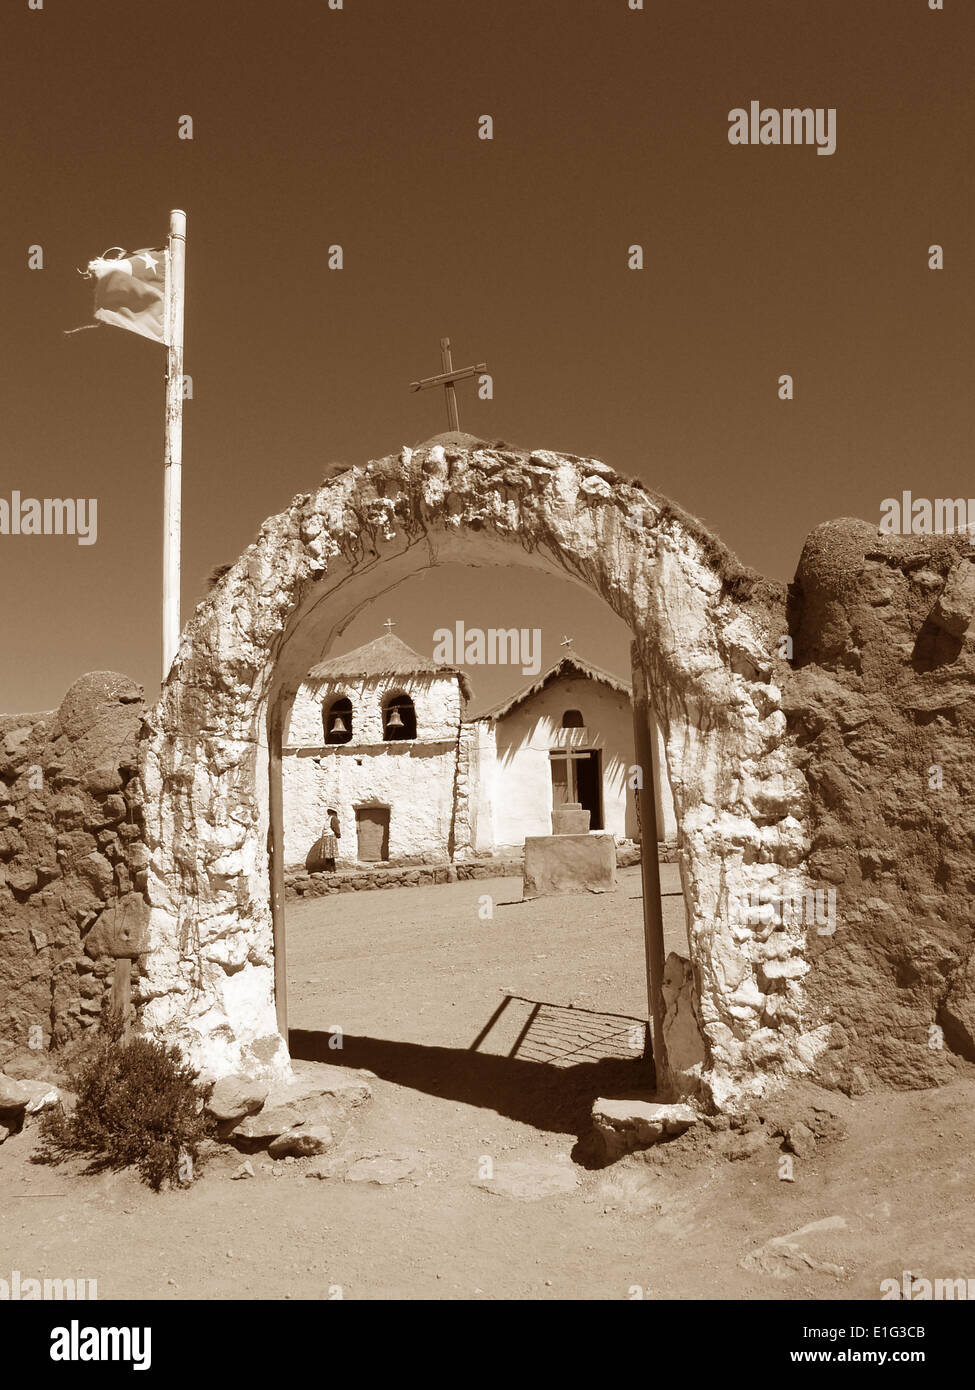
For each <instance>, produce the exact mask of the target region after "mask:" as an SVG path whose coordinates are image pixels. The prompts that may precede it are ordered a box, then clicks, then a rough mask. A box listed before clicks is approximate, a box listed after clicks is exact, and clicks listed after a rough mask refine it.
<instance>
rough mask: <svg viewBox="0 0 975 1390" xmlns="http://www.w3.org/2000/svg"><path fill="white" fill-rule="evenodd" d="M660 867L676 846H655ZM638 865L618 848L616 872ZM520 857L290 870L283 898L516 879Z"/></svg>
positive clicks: (673, 858)
mask: <svg viewBox="0 0 975 1390" xmlns="http://www.w3.org/2000/svg"><path fill="white" fill-rule="evenodd" d="M657 850H658V855H659V859H660V863H661V864H675V863H676V862H677V857H678V850H677V846H676V845H668V844H663V843H661V844H660V845H658V846H657ZM639 862H640V846H639V845H634V844H632V843H627V844H625V845H619V846H618V847H617V850H616V865H617V868H620V869H626V868H629V867H631V866H632V865H633V864H639ZM524 867H525V861H524V856H523V855H519V856H505V857H504V858H501V857H499V858H497V859H477V860H468V861H464V862H462V863H458V864H419V865H417V864H402V863H397V864H390V865H389V866H388V867H380V866H378V865H377V866H376V867H374V868H369V869H337V870H336V871H335V872H334V873H309V872H308V871H307V870H306V869H292V870H289V871H288V872H287V873H286V874H285V882H284V895H285V899H286V900H287V901H288V902H294V901H295V900H296V899H298V898H321V897H325V896H326V895H327V894H329V893H357V892H363V891H367V890H369V889H372V888H415V887H417V886H419V885H420V884H429V883H460V882H463V881H464V880H465V879H472V878H520V877H521V875H522V873H523V871H524Z"/></svg>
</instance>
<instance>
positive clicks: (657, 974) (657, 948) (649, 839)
mask: <svg viewBox="0 0 975 1390" xmlns="http://www.w3.org/2000/svg"><path fill="white" fill-rule="evenodd" d="M630 663H631V666H632V669H633V749H634V753H635V754H636V762H637V766H638V767H639V769H640V786H639V787H638V788H637V789H636V798H637V805H638V807H639V810H640V870H641V874H642V879H643V937H644V948H645V952H646V962H647V1007H648V1013H649V1017H650V1019H651V1021H652V1023H653V1043H652V1049H653V1063H654V1071H655V1073H656V1089H657V1093H658V1094H659V1095H669V1094H670V1092H671V1078H670V1065H669V1063H668V1061H667V1046H666V1043H665V1042H664V1014H665V1012H666V1009H665V1006H664V996H663V978H664V918H663V909H662V906H661V900H660V860H659V857H658V852H657V769H656V766H655V763H656V759H655V757H654V747H653V744H654V739H653V723H652V721H651V714H650V698H649V695H648V693H647V676H646V672H645V671H644V669H643V662H642V660H641V658H640V648H639V645H638V644H637V643H636V642H632V643H631V644H630Z"/></svg>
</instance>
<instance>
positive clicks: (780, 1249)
mask: <svg viewBox="0 0 975 1390" xmlns="http://www.w3.org/2000/svg"><path fill="white" fill-rule="evenodd" d="M846 1229H847V1225H846V1221H845V1220H844V1219H843V1217H842V1216H827V1217H824V1218H823V1219H822V1220H821V1221H811V1222H810V1223H809V1224H808V1225H807V1226H802V1227H801V1228H800V1229H799V1230H798V1231H793V1232H792V1234H791V1235H787V1236H774V1237H773V1238H772V1239H771V1240H768V1241H766V1242H765V1244H764V1245H760V1246H758V1247H757V1248H756V1249H755V1250H750V1251H749V1252H748V1254H747V1255H745V1256H744V1257H743V1258H742V1259H741V1260H739V1261H738V1263H739V1265H740V1267H741V1268H742V1269H748V1270H754V1271H757V1272H759V1273H762V1274H771V1275H772V1277H773V1278H775V1279H788V1278H791V1276H792V1275H794V1274H808V1272H809V1271H810V1270H814V1271H816V1272H817V1273H820V1274H830V1275H832V1276H833V1277H834V1278H837V1279H839V1278H841V1277H842V1275H843V1274H844V1273H845V1270H844V1269H843V1266H842V1265H837V1264H832V1263H831V1262H829V1261H824V1260H817V1259H815V1258H814V1257H813V1256H812V1255H810V1254H809V1253H808V1251H806V1250H804V1249H802V1247H801V1246H800V1245H799V1244H798V1243H797V1242H798V1241H799V1240H800V1238H804V1243H809V1241H811V1240H813V1239H815V1238H816V1237H818V1236H821V1235H824V1234H826V1233H829V1232H832V1231H845V1230H846Z"/></svg>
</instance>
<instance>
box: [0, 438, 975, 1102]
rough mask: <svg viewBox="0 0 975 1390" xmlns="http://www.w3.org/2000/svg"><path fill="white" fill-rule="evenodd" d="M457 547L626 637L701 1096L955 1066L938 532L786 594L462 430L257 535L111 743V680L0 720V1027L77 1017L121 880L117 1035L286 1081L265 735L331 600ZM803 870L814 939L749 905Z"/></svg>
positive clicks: (283, 715) (815, 564)
mask: <svg viewBox="0 0 975 1390" xmlns="http://www.w3.org/2000/svg"><path fill="white" fill-rule="evenodd" d="M454 561H459V562H463V563H467V564H475V565H491V564H511V563H512V562H515V563H518V564H521V565H524V566H526V567H528V568H536V569H539V570H542V571H544V572H547V573H549V574H554V575H557V576H562V577H567V578H569V579H571V580H573V581H574V582H576V583H579V584H581V585H584V586H587V587H589V588H591V589H592V590H593V591H594V592H596V593H598V594H599V595H600V596H601V597H602V598H603V599H604V600H605V601H606V603H607V604H608V605H609V607H610V608H611V609H612V610H613V611H614V612H615V613H616V614H617V615H618V616H619V617H620V618H621V619H622V620H623V621H624V622H625V623H626V624H627V625H628V626H629V627H630V629H631V631H632V632H633V633H634V635H635V637H636V639H637V642H638V646H639V650H640V653H641V657H642V660H643V662H644V665H645V667H646V669H647V672H648V676H649V681H650V687H651V690H652V691H653V698H654V704H655V709H656V712H657V715H658V717H659V720H660V724H661V727H662V730H663V735H664V741H665V751H666V762H667V771H668V775H669V779H670V783H671V787H672V790H673V796H674V804H675V809H676V813H677V817H678V822H679V843H680V863H681V872H682V878H683V883H684V890H685V898H686V902H687V906H688V915H689V934H690V955H691V960H690V978H691V982H692V988H693V991H694V1000H693V1002H694V1005H695V1008H694V1013H695V1015H696V1019H697V1022H698V1025H699V1028H700V1032H701V1034H702V1036H703V1039H704V1046H705V1058H704V1061H703V1063H701V1064H697V1063H695V1064H694V1065H693V1066H692V1067H691V1069H690V1071H691V1072H692V1073H693V1082H694V1086H695V1089H697V1090H698V1091H699V1092H700V1094H701V1096H702V1098H703V1099H704V1100H705V1101H706V1102H708V1103H710V1104H712V1105H714V1106H716V1107H719V1108H721V1107H724V1108H735V1107H738V1108H740V1107H743V1106H746V1105H747V1104H749V1103H750V1100H753V1099H755V1098H758V1097H761V1096H763V1095H765V1094H767V1093H768V1092H770V1091H774V1090H775V1089H776V1088H778V1087H782V1086H783V1085H785V1083H786V1082H788V1081H789V1080H790V1079H795V1078H801V1077H804V1076H806V1077H809V1076H813V1077H816V1078H818V1079H819V1080H820V1081H821V1082H822V1083H823V1084H826V1085H828V1086H831V1087H834V1088H840V1089H843V1090H846V1091H847V1092H849V1093H851V1094H857V1093H861V1092H862V1091H864V1090H865V1089H867V1088H868V1087H869V1086H871V1085H876V1084H893V1085H898V1086H928V1085H932V1084H936V1083H938V1082H940V1081H943V1080H946V1079H948V1078H949V1077H951V1076H953V1075H954V1074H956V1072H957V1070H958V1068H960V1067H963V1066H965V1065H967V1061H973V1060H975V1033H973V1022H975V1008H973V990H975V965H973V932H975V928H973V921H975V917H973V912H972V905H973V904H972V890H973V885H975V836H973V831H972V813H971V806H972V803H973V792H975V773H973V772H972V771H971V758H970V751H971V748H972V738H973V734H975V707H973V700H972V691H973V677H975V652H973V645H972V644H973V636H972V631H973V622H972V619H973V611H975V579H973V574H972V570H973V557H972V554H971V550H970V547H969V544H968V541H967V538H966V537H960V536H929V537H907V538H900V537H891V536H887V535H883V534H881V533H880V532H878V530H877V529H876V528H875V527H872V526H870V525H868V524H867V523H865V522H858V521H850V520H845V521H841V522H835V523H830V524H829V525H825V526H822V527H819V528H817V530H816V531H814V532H813V533H812V535H811V536H810V538H809V540H808V541H807V543H806V546H805V548H804V550H803V554H802V557H801V560H800V564H799V568H798V571H797V575H796V579H795V582H794V584H793V586H792V588H791V591H790V593H789V595H788V601H786V595H785V594H784V593H783V592H781V591H780V590H778V589H777V588H776V587H775V586H773V585H770V584H768V583H767V582H765V581H763V580H761V578H760V577H759V576H757V575H754V574H753V573H751V572H750V571H747V570H745V569H744V568H743V567H742V566H741V565H740V564H739V563H738V562H737V561H736V560H735V559H734V557H733V556H731V555H730V553H729V552H728V551H727V550H726V548H725V547H723V546H722V545H721V543H720V542H719V541H718V540H716V538H715V537H713V536H712V535H711V534H710V533H709V532H707V530H706V529H705V528H704V527H703V526H702V525H701V524H700V523H699V522H696V521H695V520H694V519H693V518H691V517H688V516H687V515H686V514H684V513H683V512H681V511H680V509H679V508H677V507H675V506H674V505H673V504H672V503H670V502H668V501H667V500H666V499H665V498H662V497H660V496H659V495H657V494H654V493H651V492H649V491H648V490H647V489H646V488H644V487H643V486H642V484H639V483H633V482H628V481H627V480H625V479H623V478H620V477H618V476H617V475H616V474H615V473H614V472H613V470H612V469H611V468H609V467H608V466H607V465H605V464H603V463H601V462H599V461H597V460H592V459H580V458H576V457H574V456H571V455H566V454H557V453H552V452H549V451H545V450H534V451H532V450H527V449H512V448H509V447H508V446H505V447H503V448H502V447H493V446H490V445H487V444H484V443H483V442H482V441H478V440H474V439H471V438H469V437H466V436H450V437H445V438H442V439H440V440H434V441H430V442H428V443H427V444H426V445H423V446H421V447H419V448H417V449H414V450H411V449H406V448H404V449H403V450H402V451H401V453H400V454H399V455H397V456H392V457H389V458H385V459H380V460H378V461H373V462H370V463H368V464H366V465H364V466H363V467H356V468H350V469H348V470H346V471H345V472H342V473H340V474H338V475H335V476H332V477H330V478H328V479H327V480H326V482H325V483H324V484H323V486H322V487H321V488H319V489H318V490H317V491H315V492H312V493H305V494H302V495H300V496H298V497H296V498H295V499H294V500H293V501H292V503H291V505H290V506H289V507H288V508H287V509H286V510H285V511H284V512H282V513H281V514H280V515H278V516H275V517H272V518H270V519H269V520H268V521H266V522H265V523H264V525H263V526H262V528H261V531H260V534H259V536H258V538H257V540H256V541H255V542H254V544H253V545H251V546H249V547H248V549H247V550H246V551H245V552H244V554H243V555H242V556H241V557H240V558H239V560H238V561H237V562H236V564H234V565H233V566H231V567H230V568H229V569H228V571H227V572H226V573H225V574H224V575H223V576H222V577H221V578H220V579H219V580H218V582H217V583H216V584H215V586H214V587H213V589H212V591H211V592H210V593H209V594H208V596H207V598H206V599H205V600H204V602H203V603H201V604H200V606H199V608H198V609H197V611H196V613H195V615H194V616H193V617H192V619H191V620H190V622H189V623H188V625H187V627H186V629H185V630H184V632H183V635H182V639H181V644H180V652H179V656H178V658H177V660H176V662H175V664H174V667H173V670H172V672H171V673H170V676H169V679H168V681H167V683H166V686H165V688H164V691H163V694H162V698H161V699H160V701H159V702H158V704H157V705H156V706H155V707H154V708H153V709H152V710H151V711H149V712H148V714H147V716H146V722H145V727H144V731H143V737H142V739H141V742H140V745H139V748H138V752H137V754H136V755H133V753H132V752H129V751H125V750H127V749H129V748H131V747H132V745H133V741H134V733H135V729H136V725H137V720H136V718H135V708H134V705H135V702H136V701H137V699H138V692H136V691H135V690H134V688H133V687H131V685H130V683H128V682H125V681H124V679H123V678H121V677H113V676H105V675H104V674H103V675H100V676H95V677H86V678H85V680H84V681H81V682H78V684H77V685H76V686H75V687H73V688H72V690H71V691H69V692H68V695H67V696H66V697H65V700H64V702H62V706H61V708H60V710H59V711H58V712H57V714H56V715H43V716H30V717H28V716H23V717H19V718H13V719H11V718H6V719H4V720H2V721H0V912H2V928H0V1010H2V1012H0V1039H2V1038H3V1037H6V1036H8V1035H9V1037H11V1038H13V1039H14V1040H15V1041H17V1042H18V1043H22V1040H23V1034H24V1032H25V1031H26V1028H27V1027H28V1025H29V1024H30V1023H32V1022H34V1021H39V1022H43V1023H44V1024H46V1030H45V1032H46V1035H47V1033H48V1032H53V1034H54V1037H55V1040H57V1039H58V1032H59V1030H60V1031H61V1035H62V1036H70V1035H71V1034H72V1033H73V1032H74V1031H77V1030H78V1029H79V1028H80V1027H82V1026H84V1023H85V1021H86V1020H90V1019H91V1018H93V1017H97V1015H98V1013H99V1012H100V1009H101V1001H100V995H101V993H102V991H103V990H104V989H105V988H106V982H107V980H108V972H107V971H106V970H103V969H102V967H103V966H104V965H105V964H106V962H105V961H104V960H99V961H97V962H92V961H90V960H89V959H88V958H87V957H86V955H85V952H84V949H83V947H84V936H85V933H86V932H88V930H89V929H90V928H91V927H92V926H93V924H94V923H95V921H96V919H97V918H98V917H99V915H100V914H101V913H102V912H103V911H104V910H105V908H106V906H107V901H108V900H107V899H106V897H105V895H106V894H108V895H110V896H111V895H115V896H116V897H117V898H118V899H121V898H124V897H125V895H126V894H128V893H131V892H135V893H143V892H147V894H148V900H149V903H150V905H151V915H150V920H149V925H148V935H147V941H146V954H145V955H144V956H140V957H139V962H140V964H144V969H142V970H140V969H138V968H137V969H136V971H135V972H134V973H135V976H136V981H135V989H136V992H137V998H138V1001H139V1004H140V1006H141V1010H142V1022H143V1025H144V1027H145V1028H146V1030H147V1031H148V1032H149V1033H150V1034H152V1035H154V1036H158V1037H162V1038H166V1039H168V1040H172V1041H176V1042H178V1043H179V1044H180V1046H181V1047H182V1048H183V1050H184V1052H185V1053H186V1054H187V1056H188V1057H189V1058H190V1060H191V1061H192V1062H193V1063H194V1064H195V1065H196V1066H198V1067H199V1068H200V1069H201V1070H202V1071H203V1073H204V1075H205V1076H209V1077H212V1078H216V1077H219V1076H222V1075H226V1074H228V1073H233V1072H241V1071H243V1072H246V1073H247V1074H249V1075H263V1076H266V1077H267V1078H268V1079H269V1080H275V1079H276V1080H279V1081H284V1080H286V1079H287V1078H288V1077H289V1076H290V1069H289V1059H288V1055H287V1049H286V1047H285V1043H284V1040H283V1039H282V1038H281V1037H280V1036H279V1035H278V1032H277V1025H276V1020H275V1013H274V1005H273V950H272V934H271V915H270V898H269V878H268V856H267V845H268V828H269V817H268V775H267V769H268V744H269V731H270V729H271V728H272V727H273V722H272V721H273V720H279V721H280V725H281V727H284V728H286V727H287V726H288V719H289V716H290V710H291V704H292V702H293V700H294V696H295V693H296V692H297V690H298V689H299V687H300V684H301V681H302V680H303V679H304V676H305V675H306V673H307V672H308V670H309V669H310V668H311V666H312V665H313V664H314V662H315V661H317V660H319V659H320V657H321V656H322V654H323V653H327V652H328V650H329V649H330V647H331V645H332V644H333V643H334V641H335V640H336V638H337V637H338V636H339V635H340V634H341V632H342V631H343V630H344V629H345V627H346V625H347V623H348V621H349V618H350V616H351V615H353V614H355V613H357V612H359V611H361V609H362V608H363V607H364V606H365V605H366V604H367V603H369V602H370V601H372V600H373V599H375V598H376V597H377V596H378V595H379V594H381V593H383V592H385V591H386V590H388V589H389V588H391V587H393V586H394V585H396V584H397V583H399V582H400V581H402V580H404V579H406V578H408V577H409V576H410V575H412V574H415V573H417V572H419V571H420V570H421V569H423V568H426V567H429V566H430V565H435V564H441V563H449V562H454ZM785 637H791V638H792V640H793V641H794V653H793V654H792V656H791V660H790V659H787V658H786V657H784V656H783V655H780V650H781V648H780V643H781V642H782V639H783V638H785ZM120 749H122V750H123V751H122V752H121V753H120V751H119V750H120ZM38 766H39V767H40V768H41V770H42V773H43V790H42V791H41V793H39V794H35V793H34V792H33V790H32V788H31V785H30V781H31V777H32V775H33V771H32V770H33V769H35V768H36V767H38ZM116 774H117V777H116ZM116 783H118V785H116ZM35 795H37V797H38V799H37V800H35V801H32V797H34V796H35ZM123 808H124V809H123ZM143 808H144V815H145V833H144V837H143V833H142V826H141V816H142V814H143ZM443 867H444V869H445V871H446V870H450V869H457V868H458V867H459V866H456V865H447V866H443ZM109 869H110V871H111V878H112V883H111V885H110V883H109ZM420 872H421V873H422V872H423V871H422V870H421V871H420ZM418 881H419V880H418ZM308 882H310V883H314V879H313V878H311V877H309V878H308ZM377 882H378V880H377ZM349 886H350V887H352V886H354V885H352V884H350V885H349ZM826 888H828V889H830V890H833V891H835V894H836V915H835V921H834V922H833V924H832V926H831V927H829V928H828V929H827V930H825V931H824V930H823V929H822V927H823V925H825V924H824V923H816V922H815V920H810V919H809V918H808V916H807V918H805V919H803V918H801V917H800V918H796V917H794V916H779V917H777V915H776V912H775V910H774V903H775V900H776V899H781V900H783V901H789V902H793V903H795V902H801V901H802V900H803V898H804V896H805V897H806V900H807V901H809V900H811V899H812V895H813V893H814V892H815V891H816V890H823V891H825V889H826ZM336 891H345V890H344V889H343V888H342V887H338V888H337V889H336ZM756 900H757V901H758V903H759V907H758V910H754V904H755V902H756ZM96 940H97V938H96ZM99 972H101V973H99ZM681 988H683V986H681ZM680 1012H681V1011H680V1007H679V1005H678V1008H677V1017H678V1019H679V1017H680ZM966 1059H967V1061H966ZM698 1067H699V1069H698Z"/></svg>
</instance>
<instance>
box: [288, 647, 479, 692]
mask: <svg viewBox="0 0 975 1390" xmlns="http://www.w3.org/2000/svg"><path fill="white" fill-rule="evenodd" d="M384 676H404V677H406V676H441V677H450V676H456V678H457V680H458V682H459V683H460V688H461V693H462V694H463V696H464V699H465V700H470V698H471V696H472V695H473V693H474V692H473V691H472V690H471V686H470V682H469V681H468V679H467V676H466V675H465V673H464V672H463V671H462V670H460V668H459V667H457V666H444V665H440V664H439V663H438V662H436V661H434V660H433V659H432V657H426V656H421V655H420V653H419V652H415V651H414V650H413V648H412V647H408V646H407V645H406V643H405V642H402V641H400V639H399V638H398V637H396V636H394V634H393V633H391V632H386V633H383V635H382V637H377V638H376V639H375V641H374V642H367V643H366V645H365V646H364V647H356V649H355V651H351V652H344V653H343V654H342V656H333V657H330V658H329V659H328V661H320V662H319V663H318V665H317V666H313V667H312V668H311V670H310V671H309V673H308V679H309V680H310V681H321V682H323V683H327V684H329V685H334V684H336V683H337V682H339V681H362V680H378V679H380V678H382V677H384Z"/></svg>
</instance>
